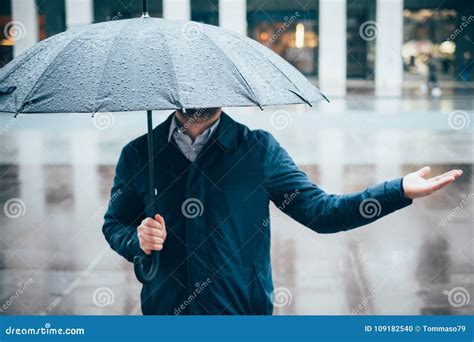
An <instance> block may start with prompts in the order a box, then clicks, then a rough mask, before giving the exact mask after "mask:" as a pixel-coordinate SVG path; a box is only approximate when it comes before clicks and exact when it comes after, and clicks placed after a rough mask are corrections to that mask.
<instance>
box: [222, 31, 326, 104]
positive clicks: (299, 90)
mask: <svg viewBox="0 0 474 342" xmlns="http://www.w3.org/2000/svg"><path fill="white" fill-rule="evenodd" d="M230 33H231V34H232V35H233V36H234V37H237V38H240V37H239V36H238V35H237V34H235V33H234V32H232V31H230ZM241 40H242V41H243V42H244V43H245V44H246V45H247V46H248V47H250V48H251V49H252V50H254V51H255V52H257V53H258V54H259V55H260V56H262V57H265V56H263V54H262V53H261V52H260V51H258V50H257V49H256V48H254V47H253V46H251V45H250V44H249V43H248V42H247V41H246V40H245V39H241ZM264 59H265V60H268V62H269V63H270V65H271V66H273V67H274V68H275V69H276V70H277V71H278V72H279V73H281V74H282V75H283V77H285V78H286V79H287V80H288V81H289V82H290V83H291V85H292V86H293V87H295V89H296V90H297V91H298V92H299V94H297V93H296V92H294V91H292V92H293V93H294V94H295V95H297V96H298V97H300V98H301V99H302V100H303V101H304V102H306V103H307V104H309V105H310V106H311V103H310V102H309V100H308V99H306V97H305V96H303V92H302V91H301V89H299V88H298V87H297V86H296V84H294V83H293V81H292V80H291V79H290V78H289V77H288V76H287V75H286V74H285V73H284V72H283V71H281V70H280V68H279V67H277V66H276V65H275V64H274V63H273V62H272V61H271V60H270V58H264ZM288 90H289V89H288ZM290 91H291V90H290ZM321 95H322V94H321ZM322 96H323V97H324V98H326V96H324V95H322Z"/></svg>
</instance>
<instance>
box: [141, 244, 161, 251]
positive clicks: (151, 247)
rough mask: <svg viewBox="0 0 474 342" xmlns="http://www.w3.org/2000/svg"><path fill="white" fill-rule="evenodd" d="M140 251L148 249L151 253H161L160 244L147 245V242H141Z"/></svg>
mask: <svg viewBox="0 0 474 342" xmlns="http://www.w3.org/2000/svg"><path fill="white" fill-rule="evenodd" d="M142 249H143V250H145V249H149V250H151V251H161V250H162V249H163V245H162V244H155V243H148V242H143V243H142Z"/></svg>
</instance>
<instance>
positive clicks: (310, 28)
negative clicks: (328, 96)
mask: <svg viewBox="0 0 474 342" xmlns="http://www.w3.org/2000/svg"><path fill="white" fill-rule="evenodd" d="M318 6H319V2H318V1H308V0H301V1H294V2H293V1H282V0H274V1H265V0H247V22H248V35H249V37H251V38H253V39H255V40H257V41H259V42H260V43H262V44H264V45H266V46H267V47H268V48H270V49H272V50H273V51H274V52H276V53H277V54H279V55H280V56H282V57H283V58H284V59H286V60H287V61H288V62H289V63H291V64H292V65H293V66H295V67H296V68H297V69H298V70H300V71H301V72H302V73H303V74H305V75H310V76H314V75H317V73H318V45H319V40H318Z"/></svg>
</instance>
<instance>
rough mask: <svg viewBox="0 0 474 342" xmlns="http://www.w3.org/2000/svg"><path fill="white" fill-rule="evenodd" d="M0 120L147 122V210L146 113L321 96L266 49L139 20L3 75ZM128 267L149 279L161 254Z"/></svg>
mask: <svg viewBox="0 0 474 342" xmlns="http://www.w3.org/2000/svg"><path fill="white" fill-rule="evenodd" d="M0 82H1V85H0V112H7V113H15V115H17V114H20V113H22V114H35V113H36V114H38V113H97V112H122V111H143V110H146V112H147V123H148V125H147V127H148V158H149V163H148V170H149V196H150V206H151V208H152V209H153V212H154V213H158V211H159V210H158V209H159V208H156V201H155V196H156V195H155V185H154V164H153V157H154V151H153V134H152V130H153V124H152V110H165V109H179V108H207V107H241V106H259V107H260V108H262V106H267V105H283V104H300V103H307V104H309V105H311V102H315V101H318V100H320V99H321V98H323V97H324V96H323V95H322V94H321V93H320V92H319V90H318V89H317V88H316V87H315V86H313V85H312V84H311V83H310V82H309V81H307V80H306V78H305V77H304V76H303V75H302V74H301V73H300V72H299V71H297V70H296V69H295V68H294V67H292V66H291V65H290V64H288V63H287V62H286V61H285V60H283V59H282V58H281V57H280V56H278V55H277V54H275V53H273V52H272V51H271V50H270V49H268V48H267V47H265V46H263V45H261V44H259V43H257V42H256V41H254V40H252V39H249V38H247V37H244V36H241V35H238V34H236V33H234V32H232V31H228V30H224V29H221V28H218V27H216V26H211V25H204V24H200V23H197V22H192V21H190V22H184V21H175V20H165V19H159V18H151V17H149V15H148V5H147V0H143V15H142V17H141V18H136V19H128V20H117V21H110V22H105V23H98V24H92V25H87V26H84V27H79V28H75V29H72V30H69V31H66V32H63V33H60V34H57V35H55V36H52V37H50V38H48V39H46V40H43V41H41V42H40V43H38V44H36V45H35V46H34V47H32V48H30V49H29V50H27V51H25V52H24V53H23V54H21V55H20V56H18V57H17V58H15V59H14V60H13V61H11V62H10V63H9V64H7V65H6V66H5V67H4V68H2V69H1V70H0ZM144 258H147V257H136V258H135V260H134V266H135V273H136V275H137V278H138V280H139V281H140V282H142V283H145V282H149V281H151V280H152V279H153V278H155V276H156V274H157V271H158V268H159V261H160V254H159V252H156V251H154V252H153V253H152V255H151V259H152V263H151V267H150V269H149V270H148V271H146V270H145V268H144Z"/></svg>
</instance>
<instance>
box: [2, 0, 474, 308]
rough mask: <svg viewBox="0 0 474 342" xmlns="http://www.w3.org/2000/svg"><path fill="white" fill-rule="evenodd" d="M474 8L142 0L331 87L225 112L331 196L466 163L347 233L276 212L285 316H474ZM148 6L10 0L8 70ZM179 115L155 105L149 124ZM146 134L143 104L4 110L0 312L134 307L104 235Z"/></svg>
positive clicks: (413, 0) (280, 303) (388, 0)
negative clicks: (119, 181) (73, 35)
mask: <svg viewBox="0 0 474 342" xmlns="http://www.w3.org/2000/svg"><path fill="white" fill-rule="evenodd" d="M229 6H230V7H229ZM232 6H234V7H232ZM473 7H474V5H473V3H472V2H469V1H461V0H458V1H455V0H449V1H448V0H446V1H443V0H426V1H417V0H406V1H402V0H377V1H375V0H373V1H369V0H367V1H352V0H347V1H346V0H341V1H333V0H320V1H308V0H305V1H291V2H290V1H277V0H275V1H272V0H267V1H264V0H258V1H257V0H247V1H244V0H221V1H217V0H216V1H213V0H212V1H207V0H204V1H194V0H193V1H190V0H179V1H171V0H163V1H151V0H150V14H151V15H153V16H157V17H161V16H163V17H167V18H170V17H176V18H178V19H193V20H196V21H199V22H203V23H208V24H213V25H220V26H224V27H227V28H230V29H235V30H236V31H240V32H241V33H244V34H247V35H248V36H249V37H251V38H253V39H256V40H258V41H260V42H262V43H263V44H266V45H267V46H268V47H269V48H271V49H272V50H273V51H275V52H276V53H278V54H280V55H281V56H282V57H283V58H285V59H286V60H288V61H289V62H290V63H291V64H293V65H294V66H295V67H296V68H298V69H299V70H300V71H301V72H302V73H304V74H305V75H306V76H307V77H308V78H309V79H310V80H311V81H313V82H314V83H315V84H316V85H318V86H321V88H322V90H323V92H324V93H325V94H327V95H328V96H329V98H330V99H331V102H329V103H327V102H320V103H317V104H315V105H314V106H313V107H312V108H310V107H308V106H303V105H300V106H285V107H269V108H265V110H263V111H261V110H260V109H258V108H226V109H225V112H226V113H228V114H230V115H231V116H232V117H233V118H234V119H235V120H237V121H239V122H241V123H243V124H246V125H248V126H249V127H250V128H253V129H264V130H267V131H270V132H271V133H272V134H273V135H274V136H275V137H276V139H277V140H278V141H279V142H280V143H281V144H282V145H283V147H285V148H286V149H287V150H288V152H289V154H290V155H291V156H292V157H293V159H294V160H295V162H296V163H297V164H298V165H299V166H300V167H301V168H302V169H303V170H304V171H305V172H306V173H307V174H308V176H309V177H310V178H311V179H312V180H313V181H314V182H315V183H317V184H318V185H319V186H320V187H322V188H323V189H324V190H326V191H327V192H330V193H350V192H355V191H360V190H363V189H364V188H365V187H367V186H370V185H373V184H376V183H379V182H382V181H384V180H389V179H393V178H397V177H401V176H403V175H405V174H407V173H409V172H413V171H415V170H417V169H419V168H421V167H422V166H424V165H430V166H431V167H432V174H440V173H443V172H446V171H448V170H450V169H452V168H459V169H462V170H463V171H464V175H463V176H462V177H461V178H460V179H459V180H457V181H456V182H455V183H454V184H453V185H451V186H449V187H448V188H446V189H443V190H442V191H439V192H437V193H435V194H433V195H432V196H430V197H429V198H424V199H420V200H416V201H415V202H414V204H413V205H411V206H410V207H408V208H406V209H403V210H401V211H399V212H396V213H394V214H392V215H389V216H388V217H385V218H383V219H381V220H379V221H377V222H374V223H372V224H370V225H368V226H365V227H362V228H358V229H356V230H353V231H349V232H344V233H338V234H332V235H321V234H316V233H314V232H312V231H310V230H309V229H307V228H305V227H303V226H301V225H300V224H298V223H297V222H295V221H293V220H292V219H290V218H289V217H287V216H285V215H284V214H283V213H281V212H280V211H279V210H278V209H277V208H276V207H275V206H274V205H271V222H272V230H271V234H272V237H271V239H272V240H271V241H272V247H271V248H272V250H271V253H272V267H273V279H274V285H275V292H274V300H275V311H274V313H275V314H288V315H295V314H298V315H301V314H331V315H332V314H360V315H367V314H385V315H388V314H393V315H395V314H413V315H417V314H443V315H454V314H456V315H458V314H472V313H473V312H474V311H473V309H474V302H473V301H474V299H473V297H474V272H473V271H474V234H473V229H472V227H473V222H474V179H473V171H474V170H473V165H474V154H473V153H474V144H473V143H474V141H473V139H474V138H473V120H474V117H473V116H474V96H473V95H474V91H473V90H474V84H473V82H472V72H473V70H472V69H473V60H472V54H474V51H473V46H474V44H473V41H474V39H473V30H474V17H473V15H474V10H473ZM140 8H141V1H120V0H113V1H112V0H110V1H93V0H62V1H61V0H52V1H35V0H11V1H2V4H1V5H0V29H1V30H0V66H3V65H5V64H6V63H8V62H9V61H10V60H11V59H12V58H13V57H14V56H16V55H18V54H19V53H21V51H22V50H24V49H26V48H28V47H29V46H31V45H32V44H34V43H36V42H37V41H39V40H42V39H45V38H47V37H49V36H51V35H54V34H56V33H59V32H62V31H64V30H66V29H67V28H71V27H76V26H80V25H82V24H88V23H92V22H102V21H108V20H122V19H126V18H129V17H135V16H137V15H139V14H140ZM183 8H184V10H183ZM395 10H398V13H396V12H395ZM323 12H324V13H325V14H326V15H322V13H323ZM223 18H224V19H223ZM380 18H385V19H386V20H380ZM374 23H375V24H374ZM301 25H302V26H301ZM367 25H369V26H370V27H369V28H370V30H371V31H367V32H366V31H365V30H364V28H367ZM328 28H329V29H328ZM13 29H14V30H13ZM370 32H372V33H370ZM373 32H375V33H373ZM398 40H399V41H398ZM324 44H326V45H324ZM341 56H343V58H342V57H341ZM377 56H379V57H377ZM377 58H379V59H380V60H379V59H377ZM377 61H378V62H377ZM433 77H434V79H435V80H434V81H433ZM430 79H431V81H430V82H428V81H429V80H430ZM170 113H171V111H167V112H156V114H155V116H154V121H155V122H154V123H155V125H157V124H159V123H161V122H163V120H164V119H165V118H166V116H167V115H169V114H170ZM145 132H146V120H145V113H144V112H130V113H96V114H95V116H94V117H92V115H91V114H64V115H63V114H45V115H39V114H29V115H19V116H18V117H17V118H14V117H13V114H0V315H30V314H46V315H49V314H54V315H57V314H92V315H96V314H100V315H109V314H113V315H115V314H117V315H130V314H132V315H137V314H141V311H140V296H139V291H140V284H139V283H138V281H137V280H136V278H135V275H134V273H133V265H132V264H130V263H128V262H126V261H125V260H124V259H123V258H122V257H120V256H119V255H118V254H116V253H115V252H114V251H112V250H111V249H110V247H109V245H108V244H107V242H106V241H105V239H104V236H103V235H102V231H101V227H102V223H103V215H104V213H105V210H106V206H107V202H108V200H109V196H110V188H111V184H112V180H113V177H114V172H115V165H116V162H117V159H118V156H119V154H120V151H121V149H122V147H123V146H124V145H125V144H127V143H128V142H129V141H130V140H133V139H134V138H136V137H138V136H140V135H142V134H144V133H145ZM165 248H166V244H165Z"/></svg>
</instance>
